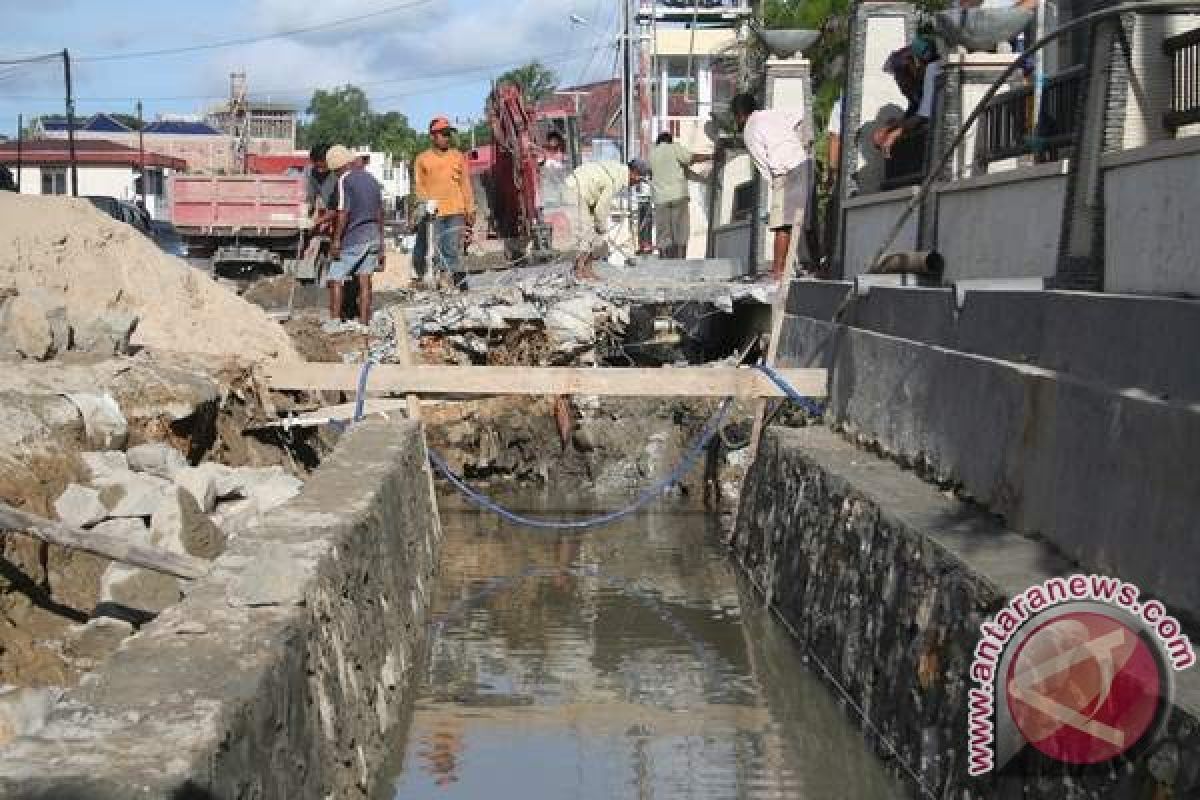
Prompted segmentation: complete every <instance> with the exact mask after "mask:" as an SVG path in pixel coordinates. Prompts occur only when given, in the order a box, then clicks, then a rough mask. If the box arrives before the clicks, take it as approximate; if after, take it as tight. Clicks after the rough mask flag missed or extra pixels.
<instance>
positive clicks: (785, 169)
mask: <svg viewBox="0 0 1200 800" xmlns="http://www.w3.org/2000/svg"><path fill="white" fill-rule="evenodd" d="M730 108H731V110H732V111H733V118H734V120H735V121H736V122H737V126H738V130H740V131H741V132H742V139H743V140H744V141H745V143H746V149H747V150H748V151H750V157H751V158H752V159H753V160H754V164H755V166H757V167H758V171H759V172H760V173H761V174H762V176H763V177H764V178H765V179H767V180H769V181H770V182H771V212H770V216H769V218H768V222H767V226H768V227H769V228H770V229H771V230H772V231H774V232H775V248H774V258H773V259H772V262H771V278H772V279H773V280H775V281H781V280H783V273H784V267H785V266H786V264H787V259H788V253H789V251H790V249H791V244H792V228H793V227H794V226H795V225H801V226H803V225H804V219H805V216H804V215H805V211H806V208H807V205H808V193H809V188H810V186H809V184H810V180H811V177H810V175H811V169H810V167H811V162H810V160H809V145H810V142H809V141H808V140H809V138H810V137H809V136H808V135H806V134H805V132H804V113H803V112H802V111H799V110H795V109H787V110H777V111H776V110H768V111H763V110H760V109H759V107H758V101H757V100H756V99H755V98H754V95H752V94H739V95H737V96H736V97H734V98H733V101H732V102H731V103H730Z"/></svg>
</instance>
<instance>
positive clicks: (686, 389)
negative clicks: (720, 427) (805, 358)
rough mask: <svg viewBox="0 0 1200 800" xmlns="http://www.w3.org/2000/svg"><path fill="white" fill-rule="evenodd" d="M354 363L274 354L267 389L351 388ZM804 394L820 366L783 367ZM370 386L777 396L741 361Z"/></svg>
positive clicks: (400, 378) (436, 373) (507, 370)
mask: <svg viewBox="0 0 1200 800" xmlns="http://www.w3.org/2000/svg"><path fill="white" fill-rule="evenodd" d="M358 372H359V367H358V365H355V364H311V363H310V364H296V363H286V362H277V363H272V364H268V365H267V366H266V367H265V368H264V374H265V376H266V381H267V385H268V386H270V387H271V388H272V389H292V390H303V389H307V390H335V391H344V392H352V391H355V389H356V388H357V386H358ZM779 372H780V374H781V375H783V377H784V379H785V380H787V381H788V383H790V384H791V385H792V386H794V387H795V388H796V391H797V392H799V393H800V394H802V395H804V396H806V397H813V398H816V399H822V398H824V397H825V370H823V369H782V370H779ZM367 387H368V389H369V390H370V391H372V392H396V393H408V394H449V395H505V394H507V395H547V394H548V395H558V394H597V395H609V396H614V397H742V398H750V397H783V396H784V394H783V392H782V391H781V390H780V389H779V387H777V386H776V385H775V384H774V383H772V382H771V379H770V378H768V377H767V376H766V375H763V374H762V373H761V372H758V371H756V370H753V369H749V368H746V367H678V368H676V367H664V368H636V367H599V368H594V367H426V366H422V367H401V366H395V365H390V364H385V365H380V366H377V367H375V368H374V369H372V370H371V375H370V380H368V382H367Z"/></svg>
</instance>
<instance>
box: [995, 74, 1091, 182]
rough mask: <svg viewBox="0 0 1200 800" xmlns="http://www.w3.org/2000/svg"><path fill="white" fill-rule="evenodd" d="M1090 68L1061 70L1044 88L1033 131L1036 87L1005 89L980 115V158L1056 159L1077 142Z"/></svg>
mask: <svg viewBox="0 0 1200 800" xmlns="http://www.w3.org/2000/svg"><path fill="white" fill-rule="evenodd" d="M1085 79H1086V68H1085V67H1084V66H1083V65H1082V64H1081V65H1078V66H1075V67H1071V68H1070V69H1067V70H1064V71H1063V72H1060V73H1058V74H1057V75H1055V76H1054V77H1052V78H1050V79H1049V80H1047V81H1046V84H1045V86H1044V87H1043V89H1042V108H1041V113H1040V114H1039V115H1038V123H1037V130H1036V131H1035V130H1033V98H1034V91H1033V87H1032V86H1022V87H1019V88H1016V89H1010V90H1009V91H1007V92H1002V93H1001V94H998V95H996V96H995V97H993V98H992V99H991V101H990V102H989V103H988V104H987V106H986V107H985V108H984V111H983V114H981V115H980V117H979V134H978V137H979V138H978V140H977V141H978V144H977V148H978V149H977V155H976V160H977V161H978V162H979V163H980V164H982V165H987V164H990V163H992V162H993V161H1000V160H1002V159H1006V158H1017V157H1019V156H1024V155H1033V156H1034V158H1035V159H1036V160H1038V161H1053V160H1055V159H1057V158H1059V152H1060V151H1061V150H1062V149H1064V148H1067V147H1070V146H1071V145H1073V144H1074V143H1075V134H1076V131H1075V123H1076V120H1077V119H1078V111H1079V102H1080V100H1081V99H1082V97H1083V85H1084V80H1085Z"/></svg>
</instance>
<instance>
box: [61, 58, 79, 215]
mask: <svg viewBox="0 0 1200 800" xmlns="http://www.w3.org/2000/svg"><path fill="white" fill-rule="evenodd" d="M62 59H63V77H64V78H65V79H66V83H67V153H68V155H69V156H70V158H71V196H72V197H79V161H78V160H77V159H76V157H75V97H74V95H72V93H71V53H70V51H69V50H67V49H66V48H63V51H62Z"/></svg>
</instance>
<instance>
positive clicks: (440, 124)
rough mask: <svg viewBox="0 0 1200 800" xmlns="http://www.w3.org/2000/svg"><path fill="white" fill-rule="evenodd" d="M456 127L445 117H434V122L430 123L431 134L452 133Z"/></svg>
mask: <svg viewBox="0 0 1200 800" xmlns="http://www.w3.org/2000/svg"><path fill="white" fill-rule="evenodd" d="M454 129H455V128H454V126H453V125H451V124H450V120H448V119H446V118H445V117H434V118H433V122H431V123H429V132H430V133H437V132H438V131H452V130H454Z"/></svg>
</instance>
